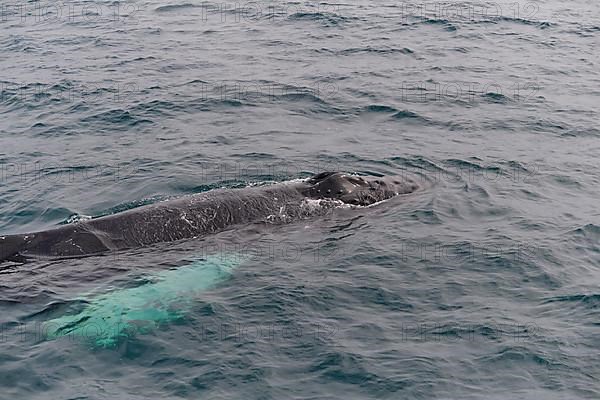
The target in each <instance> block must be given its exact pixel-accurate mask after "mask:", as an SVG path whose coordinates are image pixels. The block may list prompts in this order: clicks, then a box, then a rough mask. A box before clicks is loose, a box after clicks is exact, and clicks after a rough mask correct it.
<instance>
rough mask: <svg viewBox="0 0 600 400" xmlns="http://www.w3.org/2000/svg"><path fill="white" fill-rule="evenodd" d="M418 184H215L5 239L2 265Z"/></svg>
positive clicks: (346, 179)
mask: <svg viewBox="0 0 600 400" xmlns="http://www.w3.org/2000/svg"><path fill="white" fill-rule="evenodd" d="M417 188H418V186H417V184H416V182H415V181H414V180H412V179H410V178H407V177H395V176H386V177H375V176H356V175H350V174H344V173H340V172H324V173H321V174H318V175H315V176H313V177H312V178H309V179H306V180H299V181H290V182H283V183H278V184H273V185H267V186H258V187H247V188H243V189H216V190H211V191H208V192H204V193H199V194H196V195H191V196H186V197H182V198H179V199H175V200H170V201H164V202H159V203H155V204H150V205H146V206H142V207H138V208H134V209H131V210H128V211H124V212H120V213H117V214H113V215H109V216H104V217H99V218H92V219H89V220H84V221H79V222H76V223H72V224H68V225H64V226H61V227H59V228H56V229H51V230H47V231H42V232H33V233H27V234H20V235H7V236H1V237H0V262H2V261H13V262H26V261H27V260H28V259H30V258H36V257H53V258H69V257H82V256H88V255H95V254H100V253H103V252H107V251H117V250H123V249H130V248H137V247H143V246H148V245H151V244H153V243H160V242H171V241H176V240H181V239H186V238H193V237H202V236H205V235H208V234H211V233H217V232H220V231H223V230H225V229H227V228H229V227H232V226H235V225H239V224H245V223H253V222H260V221H265V222H270V221H275V222H292V221H295V220H300V219H303V218H308V217H311V216H316V215H322V214H324V213H325V212H328V210H330V209H331V208H335V207H339V206H343V205H345V206H350V207H352V206H369V205H372V204H375V203H377V202H380V201H383V200H387V199H390V198H392V197H394V196H397V195H401V194H407V193H411V192H413V191H415V190H416V189H417ZM311 200H318V202H317V203H318V204H317V205H315V202H314V201H312V202H311Z"/></svg>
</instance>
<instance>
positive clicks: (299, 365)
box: [0, 0, 600, 400]
mask: <svg viewBox="0 0 600 400" xmlns="http://www.w3.org/2000/svg"><path fill="white" fill-rule="evenodd" d="M599 15H600V5H599V4H598V3H597V2H593V1H587V0H572V1H568V2H564V1H558V0H544V1H520V0H519V1H509V2H504V3H502V2H482V1H473V2H430V1H428V2H421V3H418V2H394V1H390V2H384V1H366V0H358V1H353V2H339V3H334V2H247V3H243V2H226V1H225V2H211V1H208V2H205V1H197V0H170V1H168V2H167V1H164V0H150V1H144V0H141V1H138V0H134V1H126V2H119V1H70V0H67V1H65V2H45V1H29V2H19V1H16V0H15V1H11V0H8V1H6V2H4V1H3V2H2V4H1V5H0V26H1V29H2V34H1V35H0V53H1V54H2V57H1V58H0V71H1V72H0V115H1V118H0V182H1V184H2V189H1V191H0V233H2V234H9V233H23V232H32V231H37V230H43V229H48V228H51V227H53V226H56V225H57V224H64V223H73V222H74V221H77V220H78V219H81V218H86V217H89V216H100V215H107V214H111V213H114V212H118V211H122V210H126V209H130V208H133V207H136V206H139V205H143V204H148V203H152V202H155V201H159V200H163V199H167V198H171V197H177V196H182V195H187V194H191V193H198V192H202V191H206V190H210V189H212V188H217V187H232V188H235V187H244V186H247V185H252V184H265V183H269V182H279V181H285V180H289V179H296V178H302V177H306V176H309V175H310V174H312V173H317V172H322V171H327V170H341V171H347V172H354V173H359V174H400V175H401V174H411V176H417V177H418V179H419V182H420V185H421V188H422V189H421V190H420V191H418V192H417V193H414V194H412V195H409V196H403V197H402V198H396V199H393V200H391V201H388V202H385V203H383V204H379V205H377V206H375V207H370V208H365V209H359V210H337V211H336V212H333V213H331V214H328V215H327V216H326V217H324V218H319V219H310V220H303V221H299V222H296V223H291V224H286V225H269V224H266V225H258V226H257V225H253V226H241V227H236V228H235V229H231V230H228V231H226V232H223V233H220V234H217V235H214V236H212V237H209V238H205V239H202V240H189V241H182V242H178V243H168V244H161V245H156V246H153V247H148V248H144V249H137V250H132V251H126V252H120V253H115V254H110V255H106V256H102V257H89V258H83V259H77V260H60V261H58V260H54V261H52V260H45V261H35V262H32V263H28V264H25V265H15V264H4V265H0V399H127V400H129V399H147V398H169V399H178V398H185V399H200V398H206V399H288V398H289V399H291V398H293V399H338V398H344V399H361V400H362V399H484V398H485V399H509V398H510V399H536V400H537V399H540V398H545V399H598V398H600V384H599V383H598V377H599V376H600V366H599V364H598V358H599V357H600V351H599V349H600V317H599V314H598V310H599V307H600V288H599V285H600V254H599V250H600V247H599V243H600V212H599V211H598V205H597V204H598V201H597V199H598V198H600V189H599V183H600V182H599V181H600V179H599V171H600V168H599V164H598V155H599V154H600V152H599V150H600V145H599V143H600V142H599V137H600V129H599V128H598V123H599V122H600V118H598V104H600V102H599V99H600V96H599V95H600V89H599V88H600V69H599V66H600V58H599V57H600V56H599V53H598V45H599V44H600V42H599V35H600V20H599ZM594 204H596V205H594ZM240 252H241V253H243V254H245V255H250V257H245V258H244V261H243V262H241V264H240V265H239V266H238V267H237V268H236V269H235V270H234V271H233V272H232V273H231V276H229V277H228V278H227V279H225V280H223V281H222V282H219V284H218V285H216V286H214V287H210V288H208V289H207V290H204V291H202V292H201V293H197V294H196V295H195V296H194V297H195V298H194V299H193V304H192V306H191V309H189V310H187V312H186V315H185V316H183V317H182V318H180V319H177V320H176V321H168V322H166V323H163V324H159V326H157V328H156V329H153V330H152V331H149V332H146V331H142V330H140V331H139V332H134V334H132V335H131V336H129V337H127V338H125V339H123V340H121V341H120V342H119V343H118V344H117V345H116V346H113V347H110V348H98V347H95V346H93V345H92V344H91V343H89V342H88V341H86V340H82V339H81V338H60V339H56V340H48V337H47V332H46V331H44V325H43V323H44V321H47V320H50V319H55V318H60V316H62V315H64V314H65V313H69V312H71V311H73V310H74V309H78V307H81V303H80V300H78V299H80V296H81V295H82V293H93V292H105V291H109V292H110V291H120V292H119V293H122V291H123V290H127V289H128V288H136V287H139V286H140V285H143V284H144V283H145V282H147V280H148V279H151V277H152V276H159V275H160V274H162V273H164V271H166V270H170V269H174V268H177V267H181V266H183V265H185V264H186V260H190V259H194V258H198V257H200V258H202V257H205V256H206V257H208V256H210V257H214V256H219V255H223V256H225V255H231V254H238V253H240Z"/></svg>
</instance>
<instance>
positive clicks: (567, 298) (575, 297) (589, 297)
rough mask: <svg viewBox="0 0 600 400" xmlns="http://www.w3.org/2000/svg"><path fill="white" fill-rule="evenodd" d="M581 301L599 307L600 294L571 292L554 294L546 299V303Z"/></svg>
mask: <svg viewBox="0 0 600 400" xmlns="http://www.w3.org/2000/svg"><path fill="white" fill-rule="evenodd" d="M557 302H558V303H562V302H566V303H580V304H583V305H585V306H586V307H592V308H599V307H600V294H571V295H563V296H554V297H550V298H547V299H546V300H544V302H543V303H544V304H547V303H557Z"/></svg>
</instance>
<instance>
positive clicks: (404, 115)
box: [391, 110, 431, 123]
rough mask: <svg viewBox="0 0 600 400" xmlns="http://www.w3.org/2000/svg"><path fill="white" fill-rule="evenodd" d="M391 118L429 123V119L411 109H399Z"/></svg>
mask: <svg viewBox="0 0 600 400" xmlns="http://www.w3.org/2000/svg"><path fill="white" fill-rule="evenodd" d="M391 118H393V119H396V120H413V121H418V122H423V123H429V122H431V121H429V119H427V118H425V117H423V116H421V115H419V114H417V113H415V112H413V111H408V110H400V111H398V112H396V113H394V114H393V115H392V116H391Z"/></svg>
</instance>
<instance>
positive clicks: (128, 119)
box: [82, 109, 153, 127]
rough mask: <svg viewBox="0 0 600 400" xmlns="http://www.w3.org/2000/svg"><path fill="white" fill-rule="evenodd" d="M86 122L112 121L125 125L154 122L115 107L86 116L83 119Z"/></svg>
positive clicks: (112, 122) (111, 122)
mask: <svg viewBox="0 0 600 400" xmlns="http://www.w3.org/2000/svg"><path fill="white" fill-rule="evenodd" d="M82 122H84V123H102V124H104V123H110V124H115V125H125V126H129V127H132V126H136V125H139V124H142V123H153V122H152V121H151V120H148V119H141V118H138V117H136V116H134V115H132V114H131V113H130V112H129V111H127V110H122V109H114V110H109V111H105V112H103V113H100V114H95V115H92V116H89V117H86V118H84V119H83V120H82Z"/></svg>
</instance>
